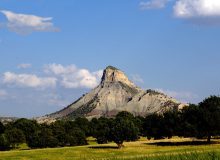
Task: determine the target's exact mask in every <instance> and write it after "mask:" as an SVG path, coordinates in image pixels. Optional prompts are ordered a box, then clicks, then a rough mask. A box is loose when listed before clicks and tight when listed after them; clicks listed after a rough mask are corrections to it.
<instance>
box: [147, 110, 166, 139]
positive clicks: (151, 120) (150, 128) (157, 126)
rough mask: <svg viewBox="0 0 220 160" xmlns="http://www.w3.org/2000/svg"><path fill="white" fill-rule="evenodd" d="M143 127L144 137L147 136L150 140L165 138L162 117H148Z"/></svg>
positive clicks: (154, 115) (157, 115) (156, 115)
mask: <svg viewBox="0 0 220 160" xmlns="http://www.w3.org/2000/svg"><path fill="white" fill-rule="evenodd" d="M143 126H144V127H143V128H144V135H145V136H147V138H148V139H151V138H154V139H162V138H163V137H164V133H163V116H162V115H159V114H152V115H148V116H147V117H146V118H145V120H144V124H143Z"/></svg>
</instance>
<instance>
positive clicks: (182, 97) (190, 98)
mask: <svg viewBox="0 0 220 160" xmlns="http://www.w3.org/2000/svg"><path fill="white" fill-rule="evenodd" d="M156 90H157V91H159V92H162V93H165V94H167V95H168V96H170V97H173V98H175V99H177V100H179V101H181V102H183V103H193V102H194V101H195V100H196V99H197V98H198V97H199V96H198V95H197V94H195V93H192V92H189V91H172V90H166V89H156Z"/></svg>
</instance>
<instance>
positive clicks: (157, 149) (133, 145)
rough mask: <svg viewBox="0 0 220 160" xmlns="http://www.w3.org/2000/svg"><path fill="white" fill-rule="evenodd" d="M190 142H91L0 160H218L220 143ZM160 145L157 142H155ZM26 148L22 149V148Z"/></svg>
mask: <svg viewBox="0 0 220 160" xmlns="http://www.w3.org/2000/svg"><path fill="white" fill-rule="evenodd" d="M189 141H192V139H179V138H176V139H172V140H162V141H148V140H145V139H141V140H140V141H137V142H126V143H125V144H124V145H125V147H124V148H123V149H120V150H119V149H117V148H116V145H115V144H114V143H112V144H107V145H98V144H95V143H94V142H93V141H92V140H90V145H88V146H82V147H65V148H56V149H37V150H21V149H20V150H16V151H7V152H0V160H82V159H91V160H95V159H103V160H104V159H106V160H115V159H136V160H144V159H149V160H156V159H159V160H168V159H174V160H177V159H180V160H184V159H186V160H196V159H204V160H209V159H210V160H217V159H220V144H211V145H204V144H200V145H189V144H188V143H187V142H189ZM158 142H160V143H158ZM22 148H23V149H25V147H24V146H23V147H22Z"/></svg>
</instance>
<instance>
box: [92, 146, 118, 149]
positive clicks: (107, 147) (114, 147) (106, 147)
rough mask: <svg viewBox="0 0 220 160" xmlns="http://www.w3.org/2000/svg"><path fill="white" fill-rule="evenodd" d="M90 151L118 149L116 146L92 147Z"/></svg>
mask: <svg viewBox="0 0 220 160" xmlns="http://www.w3.org/2000/svg"><path fill="white" fill-rule="evenodd" d="M89 148H91V149H118V147H116V146H92V147H89Z"/></svg>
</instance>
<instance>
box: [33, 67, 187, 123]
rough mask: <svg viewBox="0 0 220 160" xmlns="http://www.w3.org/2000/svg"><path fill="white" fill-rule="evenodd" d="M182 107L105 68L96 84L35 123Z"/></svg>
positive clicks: (113, 69) (143, 114)
mask: <svg viewBox="0 0 220 160" xmlns="http://www.w3.org/2000/svg"><path fill="white" fill-rule="evenodd" d="M182 106H184V104H181V103H179V102H178V101H176V100H175V99H173V98H171V97H169V96H166V95H165V94H162V93H159V92H157V91H154V90H151V89H149V90H147V91H145V90H142V89H141V88H139V87H137V86H136V85H135V84H134V83H132V82H131V81H130V80H129V79H128V77H127V76H126V75H125V74H124V72H122V71H121V70H119V69H117V68H115V67H112V66H108V67H107V68H106V69H105V70H104V73H103V76H102V80H101V83H100V85H98V86H97V87H96V88H94V89H93V90H91V91H90V92H89V93H87V94H85V95H83V96H82V97H80V98H79V99H78V100H77V101H75V102H73V103H72V104H70V105H69V106H67V107H66V108H64V109H62V110H60V111H58V112H55V113H52V114H50V115H46V116H44V117H40V118H38V119H37V121H38V122H39V123H44V122H53V121H56V120H57V119H62V118H64V119H65V118H70V119H75V118H77V117H86V118H88V119H92V118H99V117H101V116H104V117H114V116H115V115H116V114H117V113H118V112H120V111H128V112H130V113H132V114H134V115H140V116H146V115H149V114H152V113H163V112H165V111H166V110H175V109H179V108H180V107H182Z"/></svg>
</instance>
